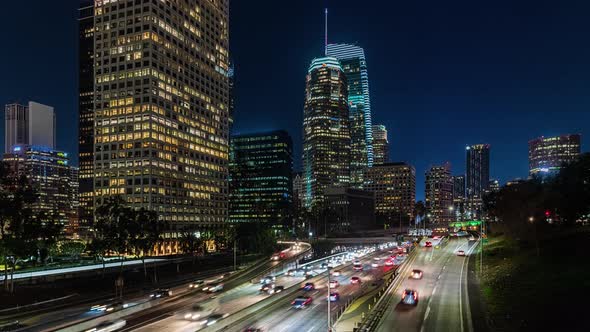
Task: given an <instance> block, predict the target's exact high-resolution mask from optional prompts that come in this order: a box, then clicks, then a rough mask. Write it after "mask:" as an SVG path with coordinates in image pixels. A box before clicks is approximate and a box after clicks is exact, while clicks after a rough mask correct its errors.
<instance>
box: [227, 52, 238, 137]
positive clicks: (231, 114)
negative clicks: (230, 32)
mask: <svg viewBox="0 0 590 332" xmlns="http://www.w3.org/2000/svg"><path fill="white" fill-rule="evenodd" d="M234 75H235V69H234V62H233V61H232V60H231V59H230V61H229V69H228V70H227V77H228V79H229V81H228V87H229V119H228V121H229V132H230V134H231V133H232V129H233V126H234V116H235V114H234V107H235V104H236V102H235V90H234V89H235V83H236V79H235V76H234Z"/></svg>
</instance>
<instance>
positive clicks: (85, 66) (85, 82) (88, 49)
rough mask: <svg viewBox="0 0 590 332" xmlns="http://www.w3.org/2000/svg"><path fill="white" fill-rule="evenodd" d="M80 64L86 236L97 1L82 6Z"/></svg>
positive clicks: (90, 192)
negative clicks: (95, 5) (95, 7)
mask: <svg viewBox="0 0 590 332" xmlns="http://www.w3.org/2000/svg"><path fill="white" fill-rule="evenodd" d="M78 67H79V69H78V165H79V167H80V170H79V180H80V181H79V183H80V188H79V189H80V210H79V219H80V225H79V230H80V232H81V233H83V235H86V234H84V233H87V232H88V229H89V227H90V225H91V224H92V222H93V215H94V212H93V211H94V198H93V194H94V178H93V177H94V0H85V1H81V2H80V8H79V9H78ZM109 88H110V87H109Z"/></svg>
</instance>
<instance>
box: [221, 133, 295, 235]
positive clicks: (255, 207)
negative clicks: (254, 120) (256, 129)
mask: <svg viewBox="0 0 590 332" xmlns="http://www.w3.org/2000/svg"><path fill="white" fill-rule="evenodd" d="M229 169H230V177H229V179H230V181H229V187H230V204H229V221H230V222H265V223H270V224H272V225H273V226H274V227H276V228H278V229H284V230H286V229H290V228H291V226H292V225H291V222H292V220H291V207H292V204H293V142H292V140H291V136H289V134H288V133H287V132H286V131H284V130H278V131H271V132H263V133H253V134H247V135H236V136H232V139H231V147H230V164H229Z"/></svg>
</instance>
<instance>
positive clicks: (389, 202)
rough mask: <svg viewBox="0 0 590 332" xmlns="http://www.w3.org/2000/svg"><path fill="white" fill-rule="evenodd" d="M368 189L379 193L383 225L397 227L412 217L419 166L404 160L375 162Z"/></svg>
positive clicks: (379, 218) (377, 199)
mask: <svg viewBox="0 0 590 332" xmlns="http://www.w3.org/2000/svg"><path fill="white" fill-rule="evenodd" d="M365 190H368V191H372V192H374V193H375V214H376V217H377V221H378V222H379V224H384V225H389V227H394V226H396V225H397V223H399V222H401V221H403V222H404V225H407V221H408V220H410V219H411V218H412V213H413V211H414V203H415V202H416V169H415V168H414V166H412V165H409V164H407V163H403V162H397V163H385V164H373V167H371V168H369V170H368V171H367V176H366V182H365Z"/></svg>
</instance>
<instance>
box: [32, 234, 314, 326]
mask: <svg viewBox="0 0 590 332" xmlns="http://www.w3.org/2000/svg"><path fill="white" fill-rule="evenodd" d="M308 248H309V245H308V244H306V243H303V244H302V246H301V247H300V248H297V249H294V250H289V251H288V252H287V253H286V254H287V257H286V258H285V259H290V258H292V257H293V256H295V255H297V254H299V253H301V252H303V251H305V250H307V249H308ZM278 264H280V261H272V260H268V261H265V262H263V263H262V264H259V265H256V266H253V267H251V268H247V269H245V270H244V271H241V272H240V273H238V274H237V275H235V276H233V277H230V278H229V280H227V281H226V282H225V289H230V288H234V287H237V286H238V285H241V284H243V283H245V282H248V281H249V280H250V279H251V278H253V277H254V276H256V275H257V274H260V273H261V272H263V271H265V270H267V269H268V268H270V267H273V266H276V265H278ZM219 277H220V276H215V277H213V278H212V279H215V280H217V279H218V278H219ZM208 279H209V278H207V279H206V280H208ZM187 286H188V282H184V283H182V284H181V285H180V286H176V287H173V288H170V289H171V290H172V292H173V296H172V297H170V298H165V299H162V300H156V301H153V304H154V305H155V306H153V307H151V308H148V309H145V310H143V311H141V312H139V313H137V314H132V315H130V316H129V318H126V319H128V324H127V326H128V327H132V326H134V325H136V324H140V325H141V324H144V323H145V321H152V319H154V317H160V319H162V318H164V317H167V316H170V315H171V314H173V313H174V311H175V310H178V309H180V308H182V307H183V306H186V305H189V303H190V304H192V303H193V302H194V301H204V300H206V299H207V298H209V297H211V295H209V294H205V293H201V292H195V291H189V289H188V287H187ZM146 301H149V297H148V296H147V295H145V296H141V297H134V298H127V299H125V303H144V302H146ZM107 302H108V301H107ZM89 307H90V305H82V306H76V307H72V308H66V309H62V310H59V311H55V312H52V313H50V314H46V315H42V316H34V317H32V318H31V319H30V320H29V321H27V323H28V325H29V326H28V327H27V330H28V331H55V330H57V329H59V328H62V327H64V326H70V325H72V324H77V323H80V322H83V321H86V320H89V319H93V318H99V317H100V318H101V319H103V318H104V319H105V320H106V319H108V315H105V314H104V313H93V312H89V310H88V309H89Z"/></svg>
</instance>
